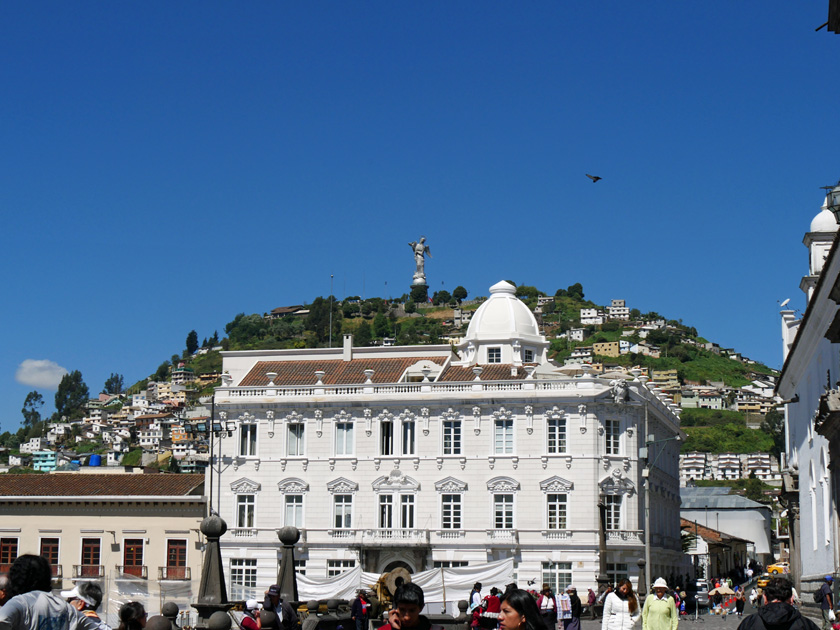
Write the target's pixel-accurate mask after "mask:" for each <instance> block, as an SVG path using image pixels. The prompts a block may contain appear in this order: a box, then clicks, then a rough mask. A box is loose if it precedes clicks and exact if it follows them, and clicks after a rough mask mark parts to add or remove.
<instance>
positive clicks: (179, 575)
mask: <svg viewBox="0 0 840 630" xmlns="http://www.w3.org/2000/svg"><path fill="white" fill-rule="evenodd" d="M166 578H167V579H169V580H185V579H186V578H187V541H186V540H184V539H183V538H176V539H170V540H167V541H166Z"/></svg>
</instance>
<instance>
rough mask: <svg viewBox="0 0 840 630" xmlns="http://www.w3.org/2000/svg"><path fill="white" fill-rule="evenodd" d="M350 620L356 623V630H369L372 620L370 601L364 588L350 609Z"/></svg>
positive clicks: (360, 590)
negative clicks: (369, 623)
mask: <svg viewBox="0 0 840 630" xmlns="http://www.w3.org/2000/svg"><path fill="white" fill-rule="evenodd" d="M350 618H351V619H352V620H353V621H355V622H356V630H367V627H368V622H369V620H370V601H369V600H368V598H367V594H366V593H365V590H364V589H363V588H360V589H359V590H358V592H357V593H356V599H354V600H353V605H352V606H351V607H350Z"/></svg>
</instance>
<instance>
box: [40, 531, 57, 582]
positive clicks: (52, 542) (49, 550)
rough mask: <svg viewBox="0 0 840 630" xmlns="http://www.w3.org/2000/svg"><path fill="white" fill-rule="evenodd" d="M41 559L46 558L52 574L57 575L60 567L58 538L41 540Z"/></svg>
mask: <svg viewBox="0 0 840 630" xmlns="http://www.w3.org/2000/svg"><path fill="white" fill-rule="evenodd" d="M41 557H43V558H46V559H47V562H49V563H50V569H51V571H52V574H53V575H55V574H56V569H57V567H58V564H59V563H58V538H42V539H41Z"/></svg>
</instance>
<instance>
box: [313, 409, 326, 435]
mask: <svg viewBox="0 0 840 630" xmlns="http://www.w3.org/2000/svg"><path fill="white" fill-rule="evenodd" d="M323 434H324V412H323V411H321V410H320V409H316V410H315V435H317V436H318V437H321V436H322V435H323Z"/></svg>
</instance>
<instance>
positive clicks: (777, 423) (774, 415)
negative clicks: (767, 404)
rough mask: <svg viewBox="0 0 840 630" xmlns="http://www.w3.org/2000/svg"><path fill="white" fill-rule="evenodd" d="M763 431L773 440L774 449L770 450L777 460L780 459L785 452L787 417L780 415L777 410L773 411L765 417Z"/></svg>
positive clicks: (762, 424)
mask: <svg viewBox="0 0 840 630" xmlns="http://www.w3.org/2000/svg"><path fill="white" fill-rule="evenodd" d="M761 430H762V431H764V432H765V433H767V434H769V435H770V436H771V437H772V438H773V448H771V449H770V452H771V453H772V454H773V456H775V457H776V458H778V457H780V455H781V453H782V452H783V451H784V450H785V416H784V415H783V414H781V413H779V411H778V410H777V409H775V408H773V409H771V410H770V411H769V412H767V415H765V416H764V422H762V423H761Z"/></svg>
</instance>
